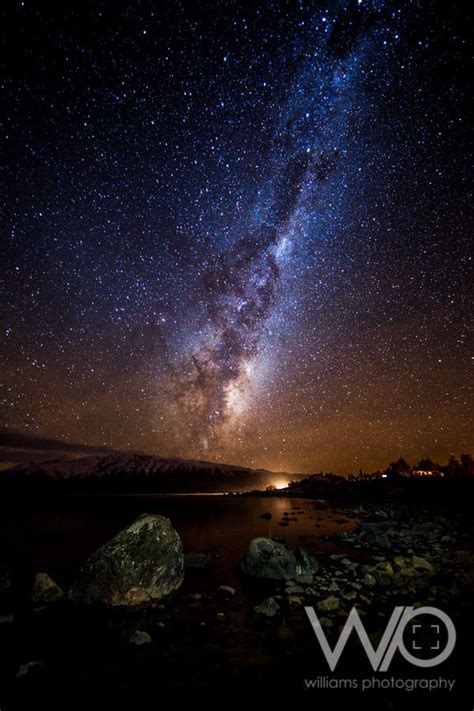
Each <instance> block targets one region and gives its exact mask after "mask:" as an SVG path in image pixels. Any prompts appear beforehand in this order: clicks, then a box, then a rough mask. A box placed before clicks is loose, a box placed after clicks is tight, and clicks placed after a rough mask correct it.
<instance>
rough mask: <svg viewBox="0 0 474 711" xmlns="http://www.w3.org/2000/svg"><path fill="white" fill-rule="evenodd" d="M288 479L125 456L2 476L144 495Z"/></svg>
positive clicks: (20, 469) (25, 468)
mask: <svg viewBox="0 0 474 711" xmlns="http://www.w3.org/2000/svg"><path fill="white" fill-rule="evenodd" d="M285 479H286V481H288V480H289V479H290V475H288V474H281V473H278V474H276V473H275V472H270V471H267V470H264V469H248V468H246V467H239V466H234V465H231V464H219V463H216V462H206V461H201V460H188V459H180V458H175V457H173V458H166V457H156V456H151V455H147V454H137V453H130V454H128V453H124V454H107V455H92V456H87V457H82V458H80V459H52V460H48V461H44V462H35V463H28V464H20V465H17V466H15V467H13V468H11V469H8V470H5V471H3V472H2V473H1V480H3V481H5V482H9V483H16V482H20V481H22V482H28V481H31V482H33V481H34V482H39V481H45V482H48V481H57V482H65V483H66V484H69V485H70V486H71V488H73V489H76V488H79V489H87V490H89V489H93V488H101V489H104V488H110V489H113V490H115V489H121V488H125V489H126V490H131V489H132V490H133V489H135V488H136V489H137V490H141V489H146V490H147V491H150V490H153V491H157V492H159V491H177V492H179V491H195V492H199V491H203V492H204V491H243V490H247V489H261V488H265V487H266V486H268V485H269V484H275V482H276V481H281V480H285Z"/></svg>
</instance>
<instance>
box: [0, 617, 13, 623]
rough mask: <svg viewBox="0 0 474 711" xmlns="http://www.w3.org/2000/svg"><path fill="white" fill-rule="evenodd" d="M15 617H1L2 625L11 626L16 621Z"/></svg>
mask: <svg viewBox="0 0 474 711" xmlns="http://www.w3.org/2000/svg"><path fill="white" fill-rule="evenodd" d="M14 619H15V617H14V615H1V616H0V625H11V624H12V622H13V621H14Z"/></svg>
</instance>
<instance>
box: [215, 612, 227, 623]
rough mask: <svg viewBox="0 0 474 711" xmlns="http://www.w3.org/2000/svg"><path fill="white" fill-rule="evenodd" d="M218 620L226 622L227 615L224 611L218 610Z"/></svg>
mask: <svg viewBox="0 0 474 711" xmlns="http://www.w3.org/2000/svg"><path fill="white" fill-rule="evenodd" d="M216 622H225V615H224V613H223V612H218V613H217V615H216Z"/></svg>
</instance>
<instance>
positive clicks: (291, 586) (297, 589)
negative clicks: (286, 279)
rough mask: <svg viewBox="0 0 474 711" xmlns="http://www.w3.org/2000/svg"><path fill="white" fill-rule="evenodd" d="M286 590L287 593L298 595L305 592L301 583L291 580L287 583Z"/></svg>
mask: <svg viewBox="0 0 474 711" xmlns="http://www.w3.org/2000/svg"><path fill="white" fill-rule="evenodd" d="M285 592H286V594H287V595H298V594H301V593H304V588H303V587H301V585H296V584H295V583H293V582H290V583H287V584H286V585H285Z"/></svg>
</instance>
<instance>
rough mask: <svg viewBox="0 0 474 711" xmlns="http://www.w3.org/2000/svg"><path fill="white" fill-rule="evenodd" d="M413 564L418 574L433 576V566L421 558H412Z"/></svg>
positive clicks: (415, 556)
mask: <svg viewBox="0 0 474 711" xmlns="http://www.w3.org/2000/svg"><path fill="white" fill-rule="evenodd" d="M411 564H412V566H413V567H414V568H415V570H416V571H417V572H418V573H427V574H428V575H433V573H434V568H433V566H432V564H431V563H430V562H429V561H427V560H426V559H425V558H421V557H420V556H417V555H414V556H412V559H411Z"/></svg>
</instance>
